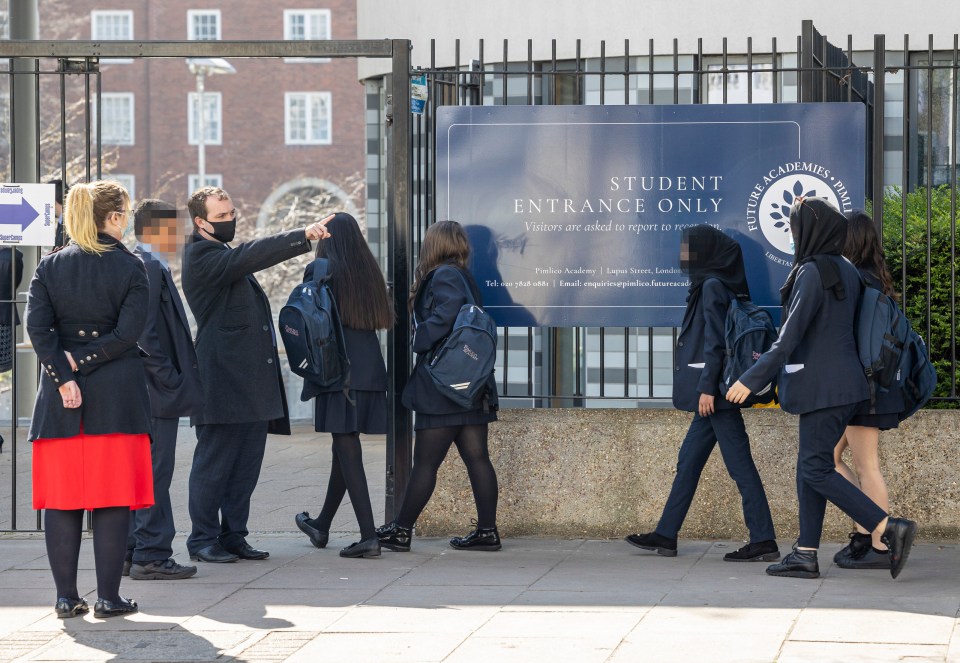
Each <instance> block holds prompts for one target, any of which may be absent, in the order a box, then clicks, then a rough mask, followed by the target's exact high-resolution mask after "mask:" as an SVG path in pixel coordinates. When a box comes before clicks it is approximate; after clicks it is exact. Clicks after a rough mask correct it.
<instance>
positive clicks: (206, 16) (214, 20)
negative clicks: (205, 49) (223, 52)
mask: <svg viewBox="0 0 960 663" xmlns="http://www.w3.org/2000/svg"><path fill="white" fill-rule="evenodd" d="M187 38H188V39H198V40H204V39H207V40H209V39H220V10H219V9H188V10H187Z"/></svg>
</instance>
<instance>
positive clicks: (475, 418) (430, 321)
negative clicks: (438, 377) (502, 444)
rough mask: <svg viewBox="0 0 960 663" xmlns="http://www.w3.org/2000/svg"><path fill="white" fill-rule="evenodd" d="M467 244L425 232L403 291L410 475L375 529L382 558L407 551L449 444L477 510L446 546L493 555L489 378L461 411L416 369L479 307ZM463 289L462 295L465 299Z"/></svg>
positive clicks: (445, 229) (448, 224)
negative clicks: (408, 337) (468, 308)
mask: <svg viewBox="0 0 960 663" xmlns="http://www.w3.org/2000/svg"><path fill="white" fill-rule="evenodd" d="M469 255H470V244H469V241H468V240H467V235H466V233H465V232H464V230H463V227H462V226H461V225H460V224H459V223H457V222H456V221H439V222H437V223H435V224H433V225H432V226H430V228H429V229H428V230H427V232H426V233H425V234H424V236H423V244H422V245H421V247H420V262H419V264H418V265H417V269H416V272H415V276H414V282H413V286H412V287H411V289H410V300H409V305H410V309H411V310H412V312H413V318H414V326H415V329H414V334H413V351H414V352H416V353H417V365H416V368H414V372H413V375H411V376H410V380H409V381H408V382H407V386H406V388H405V389H404V392H403V403H404V405H406V406H407V407H409V408H410V409H412V410H414V411H415V412H416V420H415V424H414V428H415V430H416V446H415V447H414V451H413V470H412V472H411V473H410V482H409V483H408V484H407V491H406V493H405V494H404V496H403V502H402V503H401V504H400V511H399V513H398V514H397V518H396V520H394V521H393V522H391V523H387V524H386V525H384V526H382V527H380V528H378V529H377V535H378V536H379V537H380V545H381V546H383V547H384V548H387V549H389V550H394V551H398V552H406V551H408V550H410V541H411V539H412V536H413V526H414V524H416V522H417V518H418V517H420V513H421V512H422V511H423V508H424V507H425V506H426V505H427V502H428V501H429V500H430V496H431V495H432V494H433V490H434V488H435V487H436V484H437V472H438V471H439V469H440V463H442V462H443V459H444V457H445V456H446V455H447V451H449V449H450V445H451V444H456V445H457V451H458V452H459V453H460V458H462V459H463V462H464V464H465V465H466V466H467V475H468V476H469V477H470V486H471V488H473V497H474V500H475V501H476V504H477V527H476V529H474V530H473V531H472V532H470V533H469V534H467V535H466V536H458V537H454V538H453V539H451V540H450V545H451V546H452V547H454V548H457V549H459V550H500V547H501V544H500V533H499V532H498V531H497V492H498V486H497V473H496V471H495V470H494V469H493V463H491V462H490V453H489V450H488V449H487V425H488V424H489V423H490V422H491V421H496V419H497V413H496V410H497V407H498V400H497V387H496V383H495V382H494V380H493V375H491V376H490V378H489V380H488V384H487V390H486V394H485V396H484V397H483V401H482V403H480V404H478V406H477V407H475V408H472V409H464V408H463V407H462V406H460V405H458V404H457V403H454V402H453V401H451V400H450V399H448V398H446V397H445V396H444V395H443V394H441V393H440V392H439V391H438V390H437V389H436V387H435V386H433V383H432V381H431V380H430V378H429V377H425V376H424V374H423V372H422V371H421V370H420V367H421V366H422V365H423V362H425V361H428V360H429V358H430V357H431V356H432V354H433V350H434V349H435V348H436V347H437V346H438V345H439V344H440V343H441V342H442V341H443V339H445V338H446V337H447V336H448V335H449V334H450V332H451V331H452V329H453V324H454V322H455V321H456V319H457V314H458V313H459V311H460V307H461V306H463V305H464V304H466V303H467V302H468V300H469V299H470V297H471V296H472V298H473V301H474V302H476V303H480V293H479V291H478V289H477V285H476V283H475V282H474V280H473V276H472V275H471V274H470V272H468V271H467V259H468V258H469ZM467 288H469V289H470V292H468V291H467Z"/></svg>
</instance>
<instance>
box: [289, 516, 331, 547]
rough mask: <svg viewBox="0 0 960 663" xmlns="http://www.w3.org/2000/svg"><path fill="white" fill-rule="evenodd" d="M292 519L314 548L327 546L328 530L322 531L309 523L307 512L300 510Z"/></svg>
mask: <svg viewBox="0 0 960 663" xmlns="http://www.w3.org/2000/svg"><path fill="white" fill-rule="evenodd" d="M293 520H294V522H296V523H297V527H298V528H300V531H301V532H303V533H304V534H306V535H307V538H309V539H310V543H312V544H313V547H314V548H326V547H327V541H329V540H330V532H324V531H323V530H319V529H317V528H316V527H314V526H313V525H311V524H310V514H309V513H307V512H306V511H301V512H300V513H298V514H297V515H295V516H294V517H293Z"/></svg>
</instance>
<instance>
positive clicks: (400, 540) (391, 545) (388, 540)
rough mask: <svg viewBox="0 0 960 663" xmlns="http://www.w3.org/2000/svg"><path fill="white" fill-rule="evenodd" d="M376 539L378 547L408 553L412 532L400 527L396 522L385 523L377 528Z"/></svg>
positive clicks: (407, 528)
mask: <svg viewBox="0 0 960 663" xmlns="http://www.w3.org/2000/svg"><path fill="white" fill-rule="evenodd" d="M377 538H378V539H379V540H380V545H381V546H382V547H384V548H386V549H387V550H393V551H394V552H410V542H411V541H412V540H413V530H412V529H411V528H409V527H401V526H400V525H398V524H397V523H396V522H392V523H387V524H386V525H381V526H380V527H378V528H377Z"/></svg>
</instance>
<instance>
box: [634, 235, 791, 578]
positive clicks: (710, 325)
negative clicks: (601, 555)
mask: <svg viewBox="0 0 960 663" xmlns="http://www.w3.org/2000/svg"><path fill="white" fill-rule="evenodd" d="M680 269H681V270H683V271H684V272H685V273H686V274H689V276H690V292H689V294H688V295H687V308H686V310H685V311H684V315H683V323H682V325H681V328H680V334H679V336H678V337H677V347H676V353H675V361H674V373H673V406H674V407H675V408H677V409H678V410H686V411H688V412H693V413H694V414H693V421H692V422H691V423H690V428H689V429H688V430H687V435H686V437H685V438H684V440H683V444H682V445H681V446H680V453H679V456H678V458H677V474H676V476H675V477H674V479H673V486H672V488H671V489H670V496H669V497H668V498H667V503H666V505H665V506H664V507H663V514H662V515H661V516H660V522H659V523H658V524H657V528H656V529H655V530H654V531H653V532H649V533H647V534H631V535H630V536H628V537H626V541H627V542H628V543H630V544H631V545H634V546H636V547H638V548H643V549H644V550H655V551H656V552H657V554H660V555H664V556H666V557H674V556H676V554H677V534H678V533H679V531H680V527H681V526H682V525H683V521H684V519H685V518H686V516H687V511H688V510H689V509H690V504H691V503H692V502H693V495H694V493H695V492H696V490H697V484H698V483H699V481H700V474H701V472H703V467H704V465H706V463H707V459H708V458H710V454H711V453H712V452H713V448H714V446H716V445H717V444H718V443H719V445H720V453H721V455H722V456H723V462H724V464H726V466H727V471H728V472H729V473H730V477H731V478H732V479H733V480H734V481H735V482H736V484H737V489H738V490H739V491H740V498H741V500H742V502H743V519H744V521H745V522H746V524H747V529H748V530H749V531H750V541H749V542H748V543H747V545H745V546H743V547H742V548H740V549H739V550H736V551H734V552H730V553H727V554H726V555H724V560H726V561H728V562H752V561H759V560H764V561H768V562H769V561H773V560H775V559H778V558H779V557H780V551H779V549H778V548H777V542H776V540H775V539H776V537H775V535H774V529H773V518H772V516H771V515H770V506H769V505H768V503H767V495H766V493H765V492H764V490H763V483H762V482H761V481H760V474H759V473H758V472H757V467H756V465H755V464H754V462H753V456H752V455H751V454H750V438H749V437H748V436H747V431H746V428H745V427H744V425H743V415H742V414H741V413H740V407H739V406H736V405H734V404H732V403H729V402H727V401H726V400H724V399H723V398H721V397H720V388H719V386H720V376H721V372H722V370H723V354H724V322H725V320H726V316H727V309H728V308H729V306H730V302H731V301H733V300H734V299H735V298H737V297H741V298H745V299H749V297H750V289H749V287H748V285H747V276H746V272H745V271H744V266H743V252H742V251H741V249H740V245H739V244H737V242H736V241H735V240H733V239H731V238H730V237H728V236H726V235H724V234H723V233H722V232H720V231H719V230H717V229H716V228H713V227H712V226H707V225H700V226H694V227H692V228H686V229H684V231H683V234H682V236H681V240H680Z"/></svg>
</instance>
